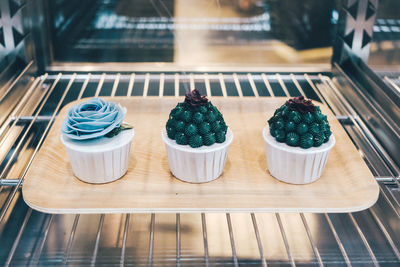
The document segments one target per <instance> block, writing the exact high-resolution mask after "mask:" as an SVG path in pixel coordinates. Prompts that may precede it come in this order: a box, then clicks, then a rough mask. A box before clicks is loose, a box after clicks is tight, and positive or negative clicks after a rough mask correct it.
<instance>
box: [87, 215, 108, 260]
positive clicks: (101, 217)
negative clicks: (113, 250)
mask: <svg viewBox="0 0 400 267" xmlns="http://www.w3.org/2000/svg"><path fill="white" fill-rule="evenodd" d="M104 217H105V215H104V214H101V216H100V221H99V226H98V228H97V234H96V243H95V245H94V250H93V255H92V260H91V261H90V266H92V267H94V266H95V265H96V260H97V252H98V251H99V244H100V237H101V229H102V228H103V224H104Z"/></svg>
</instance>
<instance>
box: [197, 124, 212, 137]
mask: <svg viewBox="0 0 400 267" xmlns="http://www.w3.org/2000/svg"><path fill="white" fill-rule="evenodd" d="M210 130H211V126H210V124H209V123H208V122H203V123H202V124H200V125H199V132H200V133H201V134H203V135H204V134H206V133H208V132H210Z"/></svg>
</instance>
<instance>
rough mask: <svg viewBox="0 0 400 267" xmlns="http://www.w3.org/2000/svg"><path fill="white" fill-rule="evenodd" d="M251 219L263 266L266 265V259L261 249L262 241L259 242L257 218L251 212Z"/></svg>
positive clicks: (265, 266)
mask: <svg viewBox="0 0 400 267" xmlns="http://www.w3.org/2000/svg"><path fill="white" fill-rule="evenodd" d="M251 220H252V221H253V228H254V233H255V234H256V239H257V244H258V250H259V251H260V257H261V262H262V265H263V266H264V267H267V261H266V260H265V256H264V249H263V246H262V242H261V238H260V232H259V231H258V225H257V220H256V216H255V215H254V213H251Z"/></svg>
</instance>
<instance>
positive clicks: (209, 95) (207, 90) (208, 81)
mask: <svg viewBox="0 0 400 267" xmlns="http://www.w3.org/2000/svg"><path fill="white" fill-rule="evenodd" d="M204 83H205V85H206V92H207V96H208V97H211V96H212V95H211V85H210V79H209V77H208V73H204Z"/></svg>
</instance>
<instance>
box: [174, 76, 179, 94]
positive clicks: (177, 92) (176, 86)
mask: <svg viewBox="0 0 400 267" xmlns="http://www.w3.org/2000/svg"><path fill="white" fill-rule="evenodd" d="M175 97H179V73H175Z"/></svg>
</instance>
